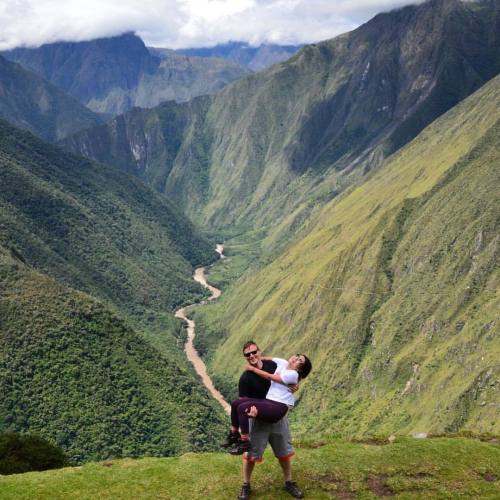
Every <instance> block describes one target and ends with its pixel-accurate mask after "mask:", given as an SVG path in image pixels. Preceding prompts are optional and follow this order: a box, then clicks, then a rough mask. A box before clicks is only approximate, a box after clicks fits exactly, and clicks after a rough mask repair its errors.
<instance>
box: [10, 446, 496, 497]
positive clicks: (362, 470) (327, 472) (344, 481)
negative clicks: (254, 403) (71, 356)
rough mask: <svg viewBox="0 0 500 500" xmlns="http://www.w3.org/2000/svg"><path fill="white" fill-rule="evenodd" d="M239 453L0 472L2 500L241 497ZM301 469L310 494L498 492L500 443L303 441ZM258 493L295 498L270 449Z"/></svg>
mask: <svg viewBox="0 0 500 500" xmlns="http://www.w3.org/2000/svg"><path fill="white" fill-rule="evenodd" d="M240 469H241V459H239V458H237V457H231V456H229V455H227V454H215V453H211V454H193V453H189V454H187V455H183V456H181V457H176V458H164V459H158V458H143V459H140V460H131V459H126V460H113V461H106V462H100V463H89V464H86V465H84V466H83V467H80V468H73V469H61V470H57V471H47V472H41V473H40V472H36V473H35V472H32V473H28V474H19V475H16V476H5V477H0V499H2V500H14V499H16V500H22V499H26V500H27V499H33V498H36V499H37V500H44V499H47V500H49V499H50V500H58V499H61V500H62V499H66V498H79V499H82V500H84V499H89V500H90V499H94V498H109V499H120V500H126V499H135V498H141V499H171V500H185V499H188V498H189V499H193V500H195V499H202V498H207V496H208V497H210V498H214V499H217V500H225V499H233V498H236V496H237V494H238V492H239V488H240V485H241V479H240V472H241V471H240ZM294 470H295V476H296V479H297V481H298V483H299V484H300V486H301V488H303V489H304V492H305V494H306V497H307V498H314V499H318V500H319V499H323V498H324V499H326V498H342V499H351V498H353V499H354V498H367V499H368V498H377V497H381V496H394V497H395V498H405V499H420V498H464V499H466V498H485V499H486V498H491V499H494V498H498V494H499V493H500V489H499V488H500V486H499V478H500V449H499V448H498V444H489V443H481V442H479V441H475V440H469V439H463V438H455V439H449V438H448V439H444V438H441V439H431V440H424V441H423V440H416V439H410V438H406V439H398V440H396V442H395V443H394V444H391V445H385V446H379V445H374V444H356V443H349V442H345V441H337V440H336V441H333V442H330V443H328V444H323V445H321V444H320V445H314V446H313V447H307V446H304V447H301V448H300V449H298V451H297V457H296V459H295V464H294ZM252 488H253V491H254V498H256V499H257V498H259V499H262V500H264V499H267V500H271V499H272V500H278V499H286V498H290V496H289V495H288V494H287V493H285V492H284V491H283V490H282V482H281V470H280V469H279V466H278V465H277V463H276V461H275V460H274V458H273V457H272V455H271V454H266V456H265V461H264V463H263V464H261V465H258V466H257V469H256V471H255V474H254V480H253V482H252Z"/></svg>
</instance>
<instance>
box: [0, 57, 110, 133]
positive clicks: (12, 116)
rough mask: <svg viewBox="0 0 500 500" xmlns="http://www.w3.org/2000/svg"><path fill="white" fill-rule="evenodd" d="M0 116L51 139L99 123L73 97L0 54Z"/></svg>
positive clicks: (95, 116) (97, 116) (96, 117)
mask: <svg viewBox="0 0 500 500" xmlns="http://www.w3.org/2000/svg"><path fill="white" fill-rule="evenodd" d="M0 118H3V119H4V120H8V121H9V122H10V123H12V124H14V125H17V126H18V127H21V128H23V129H27V130H30V131H31V132H33V133H34V134H36V135H38V136H39V137H42V138H43V139H45V140H47V141H51V142H55V141H57V140H59V139H62V138H63V137H65V136H67V135H70V134H72V133H75V132H76V131H78V130H81V129H84V128H87V127H91V126H93V125H97V124H99V123H102V120H101V118H100V117H99V115H96V114H95V113H92V111H90V110H89V109H87V108H86V107H85V106H83V105H82V104H80V103H79V102H78V101H77V100H76V99H74V98H72V97H70V96H68V95H66V94H64V92H62V91H61V90H59V89H58V88H56V87H54V86H53V85H51V84H50V83H48V82H47V81H45V80H44V79H43V78H41V77H40V76H38V75H36V74H35V73H32V72H31V71H27V70H26V69H24V68H23V67H22V66H20V65H19V64H15V63H13V62H10V61H7V60H6V59H5V58H4V57H2V56H1V55H0Z"/></svg>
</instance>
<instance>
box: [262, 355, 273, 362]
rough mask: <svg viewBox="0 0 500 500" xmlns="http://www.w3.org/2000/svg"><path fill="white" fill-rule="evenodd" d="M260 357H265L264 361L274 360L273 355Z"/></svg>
mask: <svg viewBox="0 0 500 500" xmlns="http://www.w3.org/2000/svg"><path fill="white" fill-rule="evenodd" d="M260 359H263V360H264V361H272V360H273V358H272V356H261V357H260Z"/></svg>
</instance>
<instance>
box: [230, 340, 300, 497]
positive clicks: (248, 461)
mask: <svg viewBox="0 0 500 500" xmlns="http://www.w3.org/2000/svg"><path fill="white" fill-rule="evenodd" d="M243 355H244V356H245V358H246V360H247V361H248V363H250V364H251V365H253V366H256V367H257V368H260V369H262V370H264V371H266V372H268V373H274V372H275V370H276V366H277V365H276V363H275V362H274V361H272V360H271V359H269V358H265V359H262V356H261V351H260V349H259V347H258V346H257V344H256V343H255V342H254V341H253V340H250V341H248V342H246V343H245V345H244V346H243ZM270 384H271V382H270V381H269V380H265V379H263V378H262V377H259V376H258V375H257V374H255V373H253V372H249V371H245V372H244V373H243V374H242V375H241V377H240V381H239V384H238V390H239V396H240V398H259V399H263V398H265V397H266V394H267V391H268V390H269V386H270ZM296 390H297V387H296V386H294V387H293V388H292V391H293V392H295V391H296ZM249 415H251V416H253V417H255V416H257V409H256V408H255V407H254V406H253V407H252V408H251V411H250V413H249ZM250 442H251V448H250V451H248V452H247V453H245V454H244V455H243V486H242V487H241V492H240V495H239V496H238V499H239V500H246V499H248V498H250V492H251V488H250V479H251V477H252V472H253V469H254V466H255V463H256V462H262V455H263V454H264V450H265V448H266V446H267V443H269V444H270V445H271V448H272V449H273V452H274V455H275V456H276V458H277V459H278V460H279V463H280V465H281V468H282V470H283V477H284V479H285V485H284V489H285V490H286V491H287V492H288V493H290V495H292V496H293V497H294V498H304V494H303V493H302V491H300V489H299V487H298V486H297V483H295V481H292V464H291V460H290V459H291V457H292V456H293V455H294V453H295V452H294V449H293V446H292V437H291V435H290V428H289V426H288V416H287V415H285V416H284V417H283V418H282V419H281V420H280V421H279V422H276V423H274V424H271V423H268V422H264V421H262V420H259V419H258V418H257V419H255V420H253V422H252V425H251V428H250Z"/></svg>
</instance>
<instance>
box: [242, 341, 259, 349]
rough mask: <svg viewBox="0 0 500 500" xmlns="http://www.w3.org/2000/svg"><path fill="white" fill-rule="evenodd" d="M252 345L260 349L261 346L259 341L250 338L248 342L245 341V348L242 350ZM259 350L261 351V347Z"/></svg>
mask: <svg viewBox="0 0 500 500" xmlns="http://www.w3.org/2000/svg"><path fill="white" fill-rule="evenodd" d="M251 345H254V346H255V347H256V348H257V349H259V346H258V345H257V342H254V341H253V340H248V341H247V342H245V343H244V344H243V349H242V351H243V352H245V349H246V348H247V347H250V346H251ZM259 351H260V349H259Z"/></svg>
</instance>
